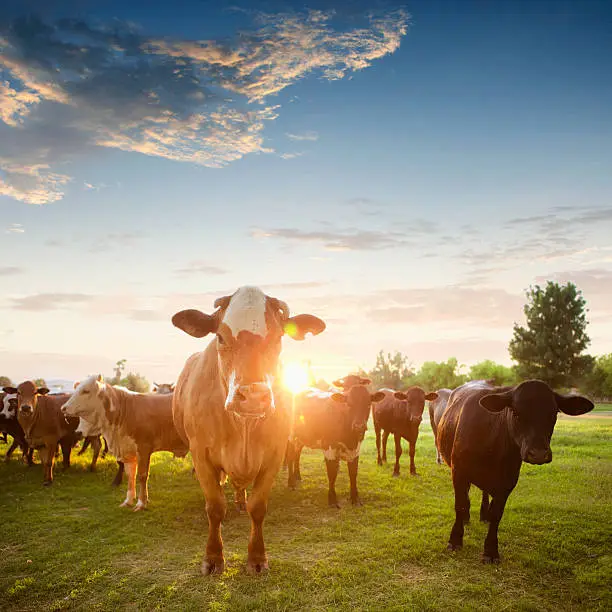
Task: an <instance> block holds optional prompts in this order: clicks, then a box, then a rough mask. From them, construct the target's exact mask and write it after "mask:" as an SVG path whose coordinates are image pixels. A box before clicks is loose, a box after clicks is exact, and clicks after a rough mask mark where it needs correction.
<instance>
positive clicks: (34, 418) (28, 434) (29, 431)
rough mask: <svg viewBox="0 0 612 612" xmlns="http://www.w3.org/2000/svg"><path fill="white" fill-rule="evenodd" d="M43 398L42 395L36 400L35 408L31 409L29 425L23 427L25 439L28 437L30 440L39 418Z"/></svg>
mask: <svg viewBox="0 0 612 612" xmlns="http://www.w3.org/2000/svg"><path fill="white" fill-rule="evenodd" d="M43 400H44V396H43V397H39V398H38V399H37V400H36V410H34V411H33V414H32V422H31V423H30V426H29V427H28V428H27V429H26V428H23V431H24V434H25V436H26V439H30V440H31V439H32V431H33V429H34V427H35V426H36V425H38V421H39V420H40V415H41V408H42V406H41V403H43ZM18 420H19V419H18Z"/></svg>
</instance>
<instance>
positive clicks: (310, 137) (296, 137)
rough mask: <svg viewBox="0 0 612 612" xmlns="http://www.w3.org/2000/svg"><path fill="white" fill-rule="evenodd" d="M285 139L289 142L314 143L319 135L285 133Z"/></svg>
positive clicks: (312, 133) (314, 133) (311, 133)
mask: <svg viewBox="0 0 612 612" xmlns="http://www.w3.org/2000/svg"><path fill="white" fill-rule="evenodd" d="M286 136H287V138H289V139H290V140H298V141H299V140H309V141H312V142H314V141H315V140H319V135H318V134H317V133H316V132H304V133H303V134H291V133H289V132H287V134H286Z"/></svg>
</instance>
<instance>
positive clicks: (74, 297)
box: [9, 293, 93, 312]
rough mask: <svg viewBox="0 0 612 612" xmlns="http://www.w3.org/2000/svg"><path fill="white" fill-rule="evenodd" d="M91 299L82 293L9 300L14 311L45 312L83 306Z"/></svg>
mask: <svg viewBox="0 0 612 612" xmlns="http://www.w3.org/2000/svg"><path fill="white" fill-rule="evenodd" d="M92 299H93V296H91V295H87V294H84V293H36V294H34V295H27V296H25V297H19V298H9V303H10V307H11V308H13V309H14V310H30V311H34V312H46V311H49V310H59V309H63V308H70V307H72V306H73V305H75V304H83V303H85V302H88V301H90V300H92Z"/></svg>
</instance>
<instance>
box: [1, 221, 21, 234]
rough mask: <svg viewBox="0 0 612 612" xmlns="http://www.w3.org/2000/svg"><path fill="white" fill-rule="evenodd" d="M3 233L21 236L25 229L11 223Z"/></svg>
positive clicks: (19, 224)
mask: <svg viewBox="0 0 612 612" xmlns="http://www.w3.org/2000/svg"><path fill="white" fill-rule="evenodd" d="M5 231H6V233H7V234H23V233H25V228H24V227H23V225H21V223H11V224H10V225H9V226H8V227H7V228H6V230H5Z"/></svg>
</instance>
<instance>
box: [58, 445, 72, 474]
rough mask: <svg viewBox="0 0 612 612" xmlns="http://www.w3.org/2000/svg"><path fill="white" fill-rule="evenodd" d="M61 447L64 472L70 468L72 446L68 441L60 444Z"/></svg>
mask: <svg viewBox="0 0 612 612" xmlns="http://www.w3.org/2000/svg"><path fill="white" fill-rule="evenodd" d="M60 446H61V447H62V463H63V464H64V467H63V469H64V472H65V471H66V470H67V469H68V468H69V467H70V453H71V452H72V444H71V443H70V441H66V442H60Z"/></svg>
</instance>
